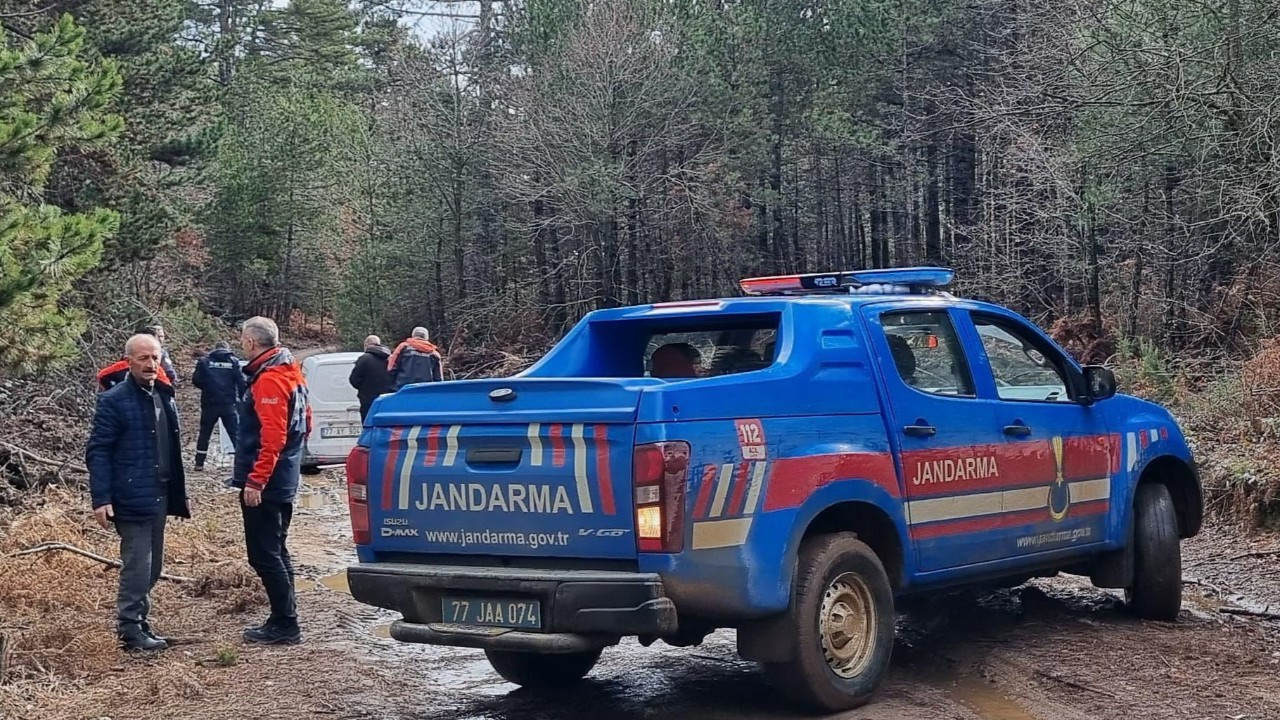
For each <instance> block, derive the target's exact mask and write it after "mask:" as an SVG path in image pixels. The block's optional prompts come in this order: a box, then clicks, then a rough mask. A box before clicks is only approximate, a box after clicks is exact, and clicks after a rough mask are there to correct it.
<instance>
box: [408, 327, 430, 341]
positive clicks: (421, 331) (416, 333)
mask: <svg viewBox="0 0 1280 720" xmlns="http://www.w3.org/2000/svg"><path fill="white" fill-rule="evenodd" d="M411 335H412V336H413V337H416V338H418V339H419V340H430V339H431V333H429V332H427V329H426V328H424V327H422V326H421V325H419V326H418V327H416V328H414V329H413V332H412V333H411Z"/></svg>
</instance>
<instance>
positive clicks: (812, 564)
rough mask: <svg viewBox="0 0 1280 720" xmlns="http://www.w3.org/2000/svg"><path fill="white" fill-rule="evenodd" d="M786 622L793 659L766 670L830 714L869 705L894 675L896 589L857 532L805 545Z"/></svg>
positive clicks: (797, 697)
mask: <svg viewBox="0 0 1280 720" xmlns="http://www.w3.org/2000/svg"><path fill="white" fill-rule="evenodd" d="M786 622H787V623H788V625H789V626H790V628H789V629H790V632H791V634H792V635H793V637H795V638H796V652H795V655H794V657H792V658H791V660H789V661H787V662H782V663H765V664H764V670H765V673H766V674H768V676H769V677H770V679H771V680H772V681H773V683H774V685H776V686H777V687H778V689H779V690H781V691H782V692H784V693H786V694H788V695H790V696H792V698H793V699H794V700H796V701H797V702H800V703H802V704H804V705H807V706H809V707H812V708H814V709H816V710H820V711H824V712H837V711H840V710H848V709H850V708H855V707H858V706H860V705H865V704H866V703H867V702H868V701H869V700H871V697H872V695H873V694H874V693H875V691H876V688H877V687H878V686H879V685H880V681H881V679H882V678H883V677H884V674H885V672H886V671H887V670H888V669H889V656H890V654H891V653H892V652H893V624H894V610H893V589H892V588H891V587H890V586H889V577H888V575H887V574H886V573H885V571H884V565H882V564H881V562H880V558H878V557H876V554H875V553H874V552H872V550H871V548H869V547H867V545H866V544H865V543H863V542H862V541H861V540H858V537H857V536H856V535H854V534H853V533H835V534H832V535H820V536H817V537H813V538H810V539H808V540H806V541H805V542H804V544H802V545H801V546H800V557H799V563H798V565H797V568H796V581H795V590H794V595H793V596H792V600H791V609H790V610H789V611H788V615H787V619H786Z"/></svg>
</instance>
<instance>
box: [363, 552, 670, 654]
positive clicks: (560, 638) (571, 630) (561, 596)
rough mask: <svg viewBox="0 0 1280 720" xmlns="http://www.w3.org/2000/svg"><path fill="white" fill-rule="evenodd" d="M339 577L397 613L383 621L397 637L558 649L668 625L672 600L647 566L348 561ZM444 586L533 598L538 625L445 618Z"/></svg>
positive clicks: (655, 631)
mask: <svg viewBox="0 0 1280 720" xmlns="http://www.w3.org/2000/svg"><path fill="white" fill-rule="evenodd" d="M347 582H348V584H349V585H350V587H351V595H352V597H354V598H355V599H356V600H359V601H360V602H362V603H366V604H369V605H375V606H377V607H381V608H386V609H388V610H394V611H396V612H399V613H400V614H402V615H404V620H403V621H399V622H396V623H395V624H393V625H392V627H391V636H392V637H393V638H395V639H397V640H401V641H404V642H421V643H430V644H434V645H456V646H461V647H476V648H486V649H492V650H520V651H529V652H544V653H566V652H581V651H586V650H591V649H594V648H599V647H604V646H606V645H612V644H614V643H616V642H617V641H618V639H619V638H621V637H624V636H630V635H658V636H662V635H670V634H672V633H674V632H675V631H676V609H675V605H674V604H673V603H672V602H671V599H670V598H668V597H667V596H666V593H665V592H664V590H663V587H662V579H661V577H660V576H658V575H656V574H653V573H629V572H603V571H592V570H529V569H516V568H488V567H456V566H450V565H415V564H404V563H368V564H360V565H353V566H351V567H350V568H348V569H347ZM447 594H466V595H493V596H496V597H512V598H532V599H537V600H539V601H540V602H541V603H542V619H543V625H544V627H543V628H542V629H541V630H539V631H528V630H508V629H505V628H487V627H486V628H479V627H473V626H463V625H454V624H450V623H445V622H443V618H442V600H443V599H444V596H445V595H447Z"/></svg>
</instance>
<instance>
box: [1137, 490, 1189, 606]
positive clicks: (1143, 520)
mask: <svg viewBox="0 0 1280 720" xmlns="http://www.w3.org/2000/svg"><path fill="white" fill-rule="evenodd" d="M1133 522H1134V528H1133V584H1132V585H1130V586H1129V587H1128V588H1126V589H1125V591H1124V594H1125V600H1127V601H1128V603H1129V607H1130V608H1132V609H1133V611H1134V612H1135V613H1136V614H1137V615H1138V617H1140V618H1143V619H1146V620H1166V621H1173V620H1176V619H1177V618H1178V611H1179V610H1180V609H1181V608H1182V548H1181V546H1180V545H1179V544H1178V517H1177V514H1176V513H1175V512H1174V509H1173V497H1172V496H1170V495H1169V488H1167V487H1165V486H1164V485H1161V484H1159V483H1142V484H1140V485H1138V491H1137V494H1136V496H1135V497H1134V500H1133Z"/></svg>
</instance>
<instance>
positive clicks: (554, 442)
mask: <svg viewBox="0 0 1280 720" xmlns="http://www.w3.org/2000/svg"><path fill="white" fill-rule="evenodd" d="M547 434H548V435H550V436H551V464H552V465H554V466H556V467H564V425H559V424H552V425H551V426H550V427H548V428H547Z"/></svg>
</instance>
